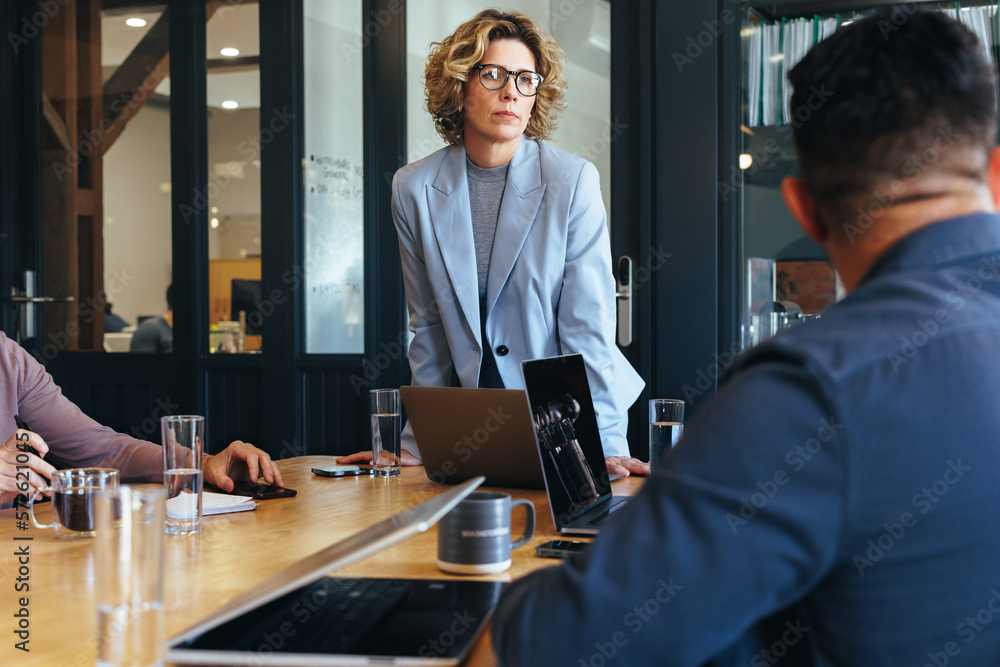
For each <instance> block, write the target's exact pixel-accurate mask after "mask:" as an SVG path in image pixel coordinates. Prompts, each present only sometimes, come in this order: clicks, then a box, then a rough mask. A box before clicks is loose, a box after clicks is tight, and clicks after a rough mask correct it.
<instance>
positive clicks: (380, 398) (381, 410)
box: [369, 389, 403, 477]
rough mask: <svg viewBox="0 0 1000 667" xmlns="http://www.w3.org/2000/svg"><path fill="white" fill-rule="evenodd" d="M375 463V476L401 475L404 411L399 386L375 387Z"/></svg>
mask: <svg viewBox="0 0 1000 667" xmlns="http://www.w3.org/2000/svg"><path fill="white" fill-rule="evenodd" d="M369 393H370V397H371V419H372V465H373V466H374V474H375V476H376V477H399V475H400V466H401V464H400V454H401V452H400V447H401V444H400V431H401V429H402V422H403V414H402V411H401V410H400V405H401V403H400V400H399V390H398V389H372V390H371V392H369Z"/></svg>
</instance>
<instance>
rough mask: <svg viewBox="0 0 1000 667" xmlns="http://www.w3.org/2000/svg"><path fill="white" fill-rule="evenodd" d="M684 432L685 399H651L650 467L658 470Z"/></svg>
mask: <svg viewBox="0 0 1000 667" xmlns="http://www.w3.org/2000/svg"><path fill="white" fill-rule="evenodd" d="M683 432H684V401H682V400H679V399H676V398H654V399H652V400H650V401H649V468H650V470H656V469H657V468H659V467H660V466H661V465H662V464H663V461H664V459H666V458H667V453H668V452H669V451H670V448H671V447H673V446H674V445H676V444H677V441H678V440H680V438H681V433H683Z"/></svg>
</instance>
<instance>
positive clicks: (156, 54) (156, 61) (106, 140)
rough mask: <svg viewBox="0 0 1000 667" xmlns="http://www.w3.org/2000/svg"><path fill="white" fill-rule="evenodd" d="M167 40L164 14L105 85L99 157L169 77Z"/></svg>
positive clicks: (168, 27)
mask: <svg viewBox="0 0 1000 667" xmlns="http://www.w3.org/2000/svg"><path fill="white" fill-rule="evenodd" d="M169 39H170V22H169V19H168V17H167V12H164V13H163V14H162V15H161V16H160V18H159V19H158V20H157V21H156V23H154V24H153V27H152V28H150V29H149V31H148V32H147V33H146V34H145V35H144V36H143V38H142V39H141V40H139V43H138V44H136V46H135V48H134V49H132V53H130V54H129V55H128V58H126V59H125V62H123V63H122V64H121V66H119V67H118V69H117V70H116V71H115V73H114V74H112V75H111V78H109V79H108V80H107V81H106V82H105V84H104V113H103V118H102V120H101V127H102V129H103V131H104V136H103V138H102V140H101V153H102V154H103V153H107V152H108V149H110V148H111V146H113V145H114V143H115V141H116V140H117V139H118V137H119V136H121V133H122V132H123V131H124V130H125V126H126V125H127V124H128V122H129V120H131V119H132V117H133V116H135V114H136V113H138V112H139V110H140V109H141V108H142V107H143V105H145V104H146V101H147V100H149V98H150V97H151V96H152V94H153V91H154V90H156V87H157V86H159V85H160V82H162V81H163V79H165V78H166V77H167V75H168V74H169V73H170V60H169V54H168V52H169V48H170V42H169Z"/></svg>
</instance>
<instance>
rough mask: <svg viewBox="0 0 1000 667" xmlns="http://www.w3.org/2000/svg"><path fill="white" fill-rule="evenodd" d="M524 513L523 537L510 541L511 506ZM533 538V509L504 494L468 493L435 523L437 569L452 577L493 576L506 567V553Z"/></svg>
mask: <svg viewBox="0 0 1000 667" xmlns="http://www.w3.org/2000/svg"><path fill="white" fill-rule="evenodd" d="M518 506H523V507H524V509H525V512H526V513H527V514H526V516H525V523H524V535H522V536H521V538H520V539H518V540H516V541H511V536H510V518H511V513H512V511H513V509H514V508H515V507H518ZM534 535H535V506H534V505H532V504H531V501H529V500H511V497H510V496H508V495H507V494H506V493H496V492H491V491H480V492H476V493H470V494H469V495H468V497H467V498H466V499H465V500H463V501H462V502H461V503H459V504H458V505H457V506H456V507H455V509H453V510H452V511H451V512H449V513H448V514H446V515H445V517H444V518H443V519H441V521H440V522H439V523H438V567H440V568H441V569H442V570H444V571H445V572H451V573H454V574H495V573H497V572H503V571H504V570H506V569H507V568H508V567H510V550H511V549H516V548H518V547H520V546H523V545H525V544H527V543H528V541H529V540H531V538H532V537H534Z"/></svg>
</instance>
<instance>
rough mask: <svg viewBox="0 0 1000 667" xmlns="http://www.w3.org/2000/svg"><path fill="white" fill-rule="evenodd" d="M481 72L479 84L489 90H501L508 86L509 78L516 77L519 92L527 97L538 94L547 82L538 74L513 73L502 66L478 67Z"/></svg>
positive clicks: (525, 71) (522, 71)
mask: <svg viewBox="0 0 1000 667" xmlns="http://www.w3.org/2000/svg"><path fill="white" fill-rule="evenodd" d="M476 69H478V70H479V83H481V84H483V88H486V89H487V90H500V89H501V88H503V87H504V86H506V85H507V77H508V76H509V75H511V74H513V75H514V86H515V87H516V88H517V92H519V93H521V94H522V95H524V96H525V97H533V96H534V95H535V94H536V93H537V92H538V87H539V86H541V85H542V81H545V77H544V76H542V75H541V74H539V73H538V72H532V71H531V70H526V69H524V70H521V71H520V72H513V71H511V70H509V69H506V68H504V67H500V65H476Z"/></svg>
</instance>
